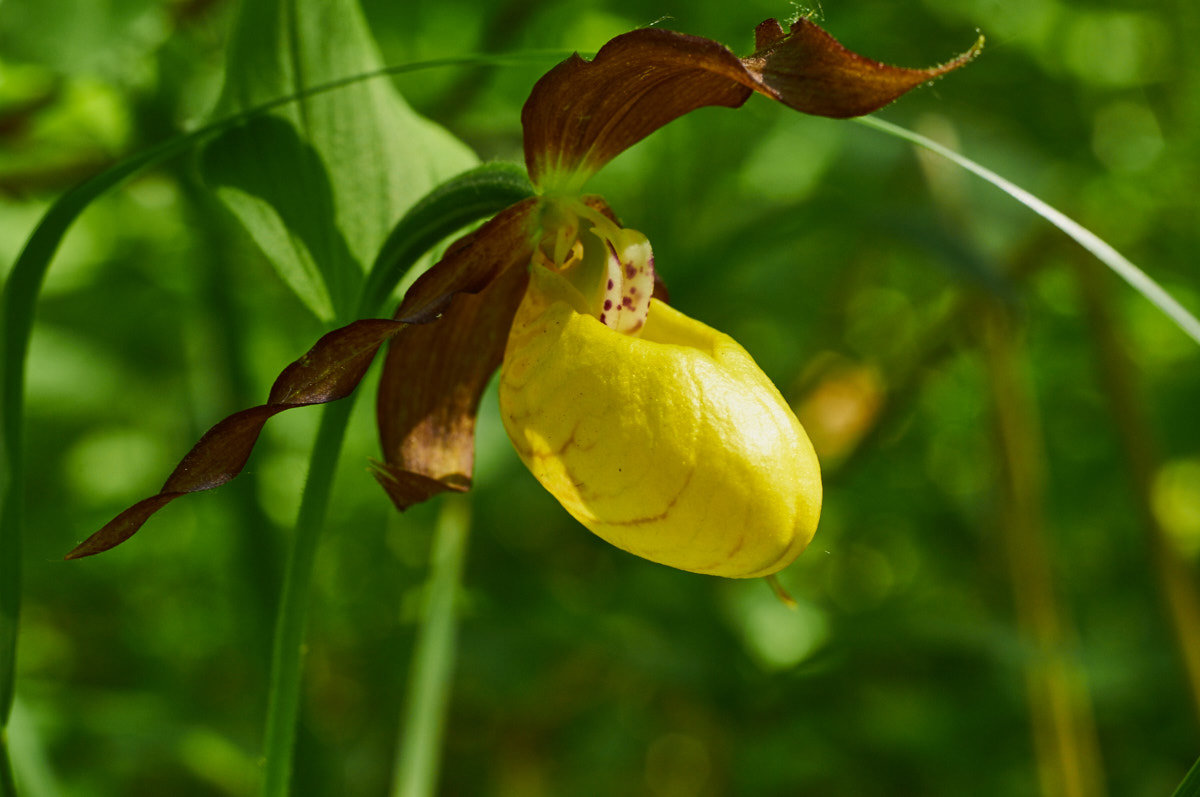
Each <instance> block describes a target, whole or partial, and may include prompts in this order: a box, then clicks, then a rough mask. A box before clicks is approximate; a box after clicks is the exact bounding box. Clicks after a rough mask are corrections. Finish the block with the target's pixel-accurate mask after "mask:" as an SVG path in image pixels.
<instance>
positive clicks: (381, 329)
mask: <svg viewBox="0 0 1200 797" xmlns="http://www.w3.org/2000/svg"><path fill="white" fill-rule="evenodd" d="M532 208H533V203H532V202H530V201H525V202H521V203H518V204H517V205H514V206H513V207H511V208H509V209H508V210H505V211H503V212H502V213H500V214H499V215H497V216H496V217H495V218H494V219H492V221H490V222H488V223H487V224H485V225H484V226H483V227H481V228H479V230H477V231H475V232H474V233H471V234H469V235H467V236H464V237H463V238H461V239H460V240H459V241H458V242H456V243H455V244H453V245H452V246H451V248H450V250H449V252H448V253H447V255H446V256H445V257H444V258H442V260H440V261H439V262H438V263H437V264H436V265H434V266H433V267H432V268H430V269H429V271H428V272H426V273H425V274H424V275H422V277H421V278H420V279H418V280H417V281H416V282H415V283H414V284H413V286H412V288H411V289H410V290H409V291H408V293H407V294H406V295H405V298H404V301H403V303H402V304H401V311H400V312H399V313H398V314H397V320H392V321H389V320H386V319H364V320H361V321H355V322H354V323H352V324H348V325H347V326H344V327H342V328H341V329H336V330H334V331H333V332H330V333H328V334H327V335H325V336H323V337H322V338H321V339H320V340H319V341H317V343H316V345H315V346H313V347H312V349H310V350H309V351H308V353H306V354H305V355H304V356H303V357H301V358H300V359H299V360H297V361H296V362H294V363H292V364H291V365H289V366H288V367H287V368H285V369H284V370H283V372H282V373H281V374H280V375H279V378H278V379H276V380H275V384H274V385H273V386H272V388H271V394H270V396H269V398H268V399H267V403H266V404H262V405H260V406H257V407H251V408H250V409H247V410H242V411H241V412H237V413H234V414H233V415H230V416H229V417H228V418H226V419H225V420H223V421H221V422H220V423H218V424H217V425H216V426H214V427H213V428H212V429H210V430H208V432H206V433H205V434H204V436H203V437H201V438H200V440H199V442H197V443H196V445H195V446H193V447H192V450H191V451H189V452H188V453H187V455H186V456H184V458H183V459H182V460H181V461H180V463H179V465H178V466H177V467H176V468H175V471H174V472H173V473H172V474H171V476H170V477H169V478H168V479H167V482H166V484H164V485H163V489H162V490H161V491H160V492H159V493H158V494H157V495H154V496H151V497H150V498H146V499H144V500H142V501H140V502H138V503H137V504H134V505H133V506H131V507H130V508H129V509H126V510H125V511H124V512H122V513H121V514H120V515H118V516H117V517H115V518H114V519H113V520H111V521H109V523H108V524H106V525H105V526H104V527H103V528H102V529H100V530H99V531H97V532H96V533H95V534H93V535H91V536H90V537H88V538H87V539H86V540H84V541H83V542H82V543H80V544H79V545H78V546H76V547H75V548H74V549H73V550H72V551H71V552H70V553H68V554H67V557H66V558H67V559H79V558H81V557H84V556H91V555H93V554H97V553H100V552H102V551H107V550H108V549H109V548H112V547H113V546H116V545H119V544H121V543H122V542H124V541H125V540H127V539H129V538H130V537H132V536H133V535H134V533H135V532H137V530H138V529H140V528H141V527H142V525H143V524H144V523H145V522H146V521H147V520H149V518H150V516H151V515H153V514H154V513H155V512H157V511H158V510H159V509H161V508H162V507H164V506H166V505H167V504H168V503H170V502H171V501H173V500H175V499H176V498H178V497H179V496H181V495H186V494H188V493H193V492H197V491H200V490H211V489H212V488H214V487H219V486H220V485H222V484H224V483H226V482H227V481H229V480H230V479H232V478H234V477H235V476H237V475H238V474H239V473H241V471H242V468H243V467H245V465H246V461H247V459H249V457H250V452H251V451H252V450H253V448H254V445H255V443H256V442H257V441H258V436H259V434H260V433H261V432H262V428H263V425H264V424H265V423H266V422H267V421H268V420H269V419H270V418H271V417H273V416H274V415H276V414H278V413H280V412H283V411H284V410H290V409H294V408H296V407H307V406H312V405H314V404H325V403H327V402H330V401H336V400H337V399H340V398H345V397H346V396H348V395H350V393H352V392H353V391H354V389H355V388H356V387H357V386H358V383H359V382H360V381H362V378H363V375H364V374H366V372H367V369H368V368H369V367H370V365H371V361H372V360H373V359H374V357H375V353H376V352H377V351H378V350H379V347H380V346H382V345H383V343H384V342H385V341H387V340H388V339H389V338H391V337H393V336H395V335H397V334H399V333H400V332H401V331H403V330H404V329H406V328H407V327H408V326H409V324H427V323H428V322H431V321H436V320H437V319H438V317H439V313H440V312H441V311H442V310H443V309H445V308H446V307H447V306H451V299H452V298H453V296H454V295H455V294H457V293H467V294H469V293H478V292H479V291H483V290H485V289H486V288H487V287H488V286H489V285H490V284H491V283H492V282H493V281H495V280H496V278H497V277H498V276H500V275H501V274H504V273H505V272H506V271H508V270H512V267H513V265H514V263H519V264H520V266H521V268H520V269H516V271H518V272H519V273H518V275H519V276H523V275H524V274H525V270H524V267H525V265H526V264H527V263H528V261H529V259H530V253H529V251H530V250H529V247H530V246H531V244H530V243H529V241H530V236H529V234H528V231H527V230H528V217H529V214H530V212H531V211H532ZM522 246H523V247H525V248H524V255H522V254H521V252H520V251H517V252H516V253H515V254H514V252H513V251H511V250H513V249H517V250H519V249H520V248H521V247H522ZM501 282H502V283H505V284H507V283H509V282H510V280H502V281H501ZM514 307H515V305H514ZM440 327H441V325H440V324H435V325H434V326H433V327H431V328H430V335H431V337H432V338H433V339H436V338H437V335H436V334H435V329H437V328H440ZM501 348H503V343H501ZM493 368H494V366H493ZM409 376H410V379H411V374H410V375H409ZM412 381H416V380H412ZM484 381H486V377H485V380H484ZM468 472H469V471H468Z"/></svg>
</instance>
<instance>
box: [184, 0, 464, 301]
mask: <svg viewBox="0 0 1200 797" xmlns="http://www.w3.org/2000/svg"><path fill="white" fill-rule="evenodd" d="M380 63H381V62H380V58H379V54H378V52H377V49H376V47H375V43H374V41H373V40H372V38H371V35H370V32H369V31H368V29H367V27H366V24H365V22H364V20H363V17H362V12H361V10H360V8H359V7H358V4H357V3H356V2H354V0H333V1H332V2H318V0H303V2H299V3H295V4H290V3H285V2H282V0H246V2H245V3H244V5H243V6H242V9H241V13H240V15H239V17H238V21H237V24H236V27H235V30H234V36H233V40H232V41H231V43H230V47H229V57H228V61H227V64H226V79H225V87H224V90H223V94H222V99H221V102H220V103H219V104H218V108H219V109H220V110H221V111H222V112H226V111H230V110H236V109H240V108H244V107H247V106H249V105H252V104H255V103H257V102H261V101H262V100H264V99H267V98H270V97H276V96H280V95H286V94H290V93H294V92H297V91H301V90H303V89H304V88H305V87H306V86H308V85H311V84H313V83H316V82H321V81H325V80H331V79H336V78H340V77H344V76H346V75H353V74H358V73H361V72H365V71H370V70H373V69H377V68H379V66H380ZM273 118H274V120H276V121H278V122H281V123H282V124H271V123H266V122H259V123H256V124H255V125H253V126H251V127H250V128H242V129H239V130H234V131H231V132H230V133H228V134H227V136H226V137H225V138H223V139H222V140H220V141H218V142H217V143H216V144H214V147H215V148H216V149H215V152H212V153H211V154H210V155H209V156H208V157H206V158H205V159H204V162H203V165H204V169H205V176H206V178H207V179H208V180H209V181H210V182H211V183H212V184H213V185H214V186H215V187H216V189H217V192H218V194H219V195H220V196H221V197H222V199H224V200H225V201H226V203H227V204H228V205H229V206H230V208H231V209H232V210H233V211H234V213H235V214H237V215H238V217H239V218H240V219H241V221H242V223H243V224H244V225H245V227H246V229H247V230H248V231H249V232H250V234H251V236H252V237H253V238H254V239H255V241H256V242H257V243H258V244H259V246H260V247H261V248H262V249H263V251H264V252H265V253H266V254H267V256H268V258H269V259H270V260H271V262H272V263H273V264H274V265H275V267H276V269H278V271H279V273H280V275H281V276H282V277H283V278H284V280H285V281H286V282H287V283H288V285H289V286H290V287H291V288H292V289H293V290H294V291H296V293H297V295H298V296H299V297H300V298H301V299H302V300H303V301H304V302H305V304H306V305H308V307H309V308H310V309H311V310H312V311H313V312H314V313H316V314H317V315H318V316H320V317H322V318H326V319H329V318H333V317H339V318H349V317H352V314H353V310H354V308H355V301H356V297H357V294H358V289H359V287H360V283H361V281H362V274H363V272H364V270H365V268H366V265H368V264H369V263H370V262H371V259H372V258H373V257H374V256H375V253H376V252H377V251H378V250H379V247H380V245H381V244H382V243H383V240H384V238H385V237H386V235H387V233H388V230H390V229H391V227H392V225H393V224H394V223H395V221H396V219H398V218H399V217H400V216H401V215H402V214H403V212H404V211H405V210H406V209H407V208H408V207H409V206H411V205H412V204H413V203H414V202H415V201H416V200H417V199H418V198H420V197H421V196H423V195H424V194H425V193H426V192H428V191H429V189H431V188H432V187H433V186H435V185H436V184H438V183H439V182H441V181H442V180H443V179H445V178H447V177H449V176H451V175H452V174H456V173H458V172H460V171H462V170H463V169H465V168H467V167H469V166H471V165H472V164H473V163H474V162H475V157H474V155H473V154H471V152H470V151H469V150H468V149H467V148H466V147H465V146H464V145H463V144H462V143H461V142H459V141H458V140H457V139H455V138H454V137H453V136H451V135H450V134H449V133H447V132H446V131H445V130H443V129H441V128H439V127H437V126H436V125H434V124H432V123H431V122H429V121H428V120H426V119H423V118H421V117H420V116H418V115H417V114H416V113H414V112H413V111H412V110H411V109H410V108H409V107H408V105H407V104H405V102H404V101H403V99H401V97H400V95H399V94H398V93H397V92H396V90H395V88H394V87H392V86H391V85H390V84H387V83H382V82H374V83H370V84H358V85H353V86H348V87H346V88H345V89H343V90H342V91H338V92H335V93H331V94H327V95H324V96H321V97H315V98H312V99H309V100H306V101H304V102H303V103H300V104H298V105H296V106H292V107H289V108H286V109H281V110H278V111H276V112H275V115H274V117H273ZM286 127H291V128H292V132H291V133H289V132H287V131H286V129H285V128H286Z"/></svg>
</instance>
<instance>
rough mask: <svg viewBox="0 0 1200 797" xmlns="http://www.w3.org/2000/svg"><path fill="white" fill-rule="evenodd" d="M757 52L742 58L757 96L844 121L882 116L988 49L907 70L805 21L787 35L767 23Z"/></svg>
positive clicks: (757, 35) (757, 34)
mask: <svg viewBox="0 0 1200 797" xmlns="http://www.w3.org/2000/svg"><path fill="white" fill-rule="evenodd" d="M754 37H755V42H756V45H757V52H755V53H754V55H752V56H750V57H749V58H744V59H742V63H743V64H745V66H746V69H747V70H748V71H749V72H750V73H751V74H752V75H753V76H754V78H755V81H756V83H757V84H758V85H757V86H756V87H755V88H756V90H757V91H759V92H761V93H762V94H765V95H766V96H768V97H771V98H772V99H776V100H779V101H780V102H782V103H783V104H784V105H787V106H788V107H790V108H794V109H795V110H797V111H803V112H804V113H810V114H815V115H817V116H829V117H833V118H837V119H844V118H847V117H851V116H862V115H863V114H868V113H871V112H872V111H877V110H879V109H880V108H882V107H883V106H885V105H887V104H888V103H890V102H892V101H893V100H895V99H896V98H897V97H899V96H900V95H902V94H904V93H905V92H907V91H910V90H911V89H914V88H916V87H917V86H919V85H921V84H922V83H925V82H927V81H930V80H933V79H934V78H936V77H940V76H941V75H944V74H946V73H947V72H949V71H951V70H952V69H957V68H958V67H960V66H962V65H963V64H966V63H967V62H968V61H970V60H971V59H973V58H974V57H975V56H976V55H978V54H979V51H980V49H981V48H982V47H983V39H982V38H980V39H979V41H978V42H976V44H975V46H974V47H972V48H971V49H969V50H967V51H966V52H965V53H963V54H962V55H960V56H958V57H957V58H955V59H954V60H952V61H948V62H947V63H945V64H942V65H941V66H935V67H930V68H929V69H904V68H902V67H898V66H888V65H886V64H881V63H879V62H878V61H872V60H871V59H869V58H864V57H863V56H861V55H858V54H857V53H853V52H851V51H849V50H847V49H846V48H845V47H843V46H842V45H841V44H840V43H838V41H837V40H836V39H834V38H833V37H832V36H830V35H829V34H828V33H826V32H825V31H823V30H821V28H819V27H817V25H816V24H815V23H813V22H812V21H811V20H808V19H806V18H804V17H801V18H800V19H798V20H796V21H795V22H794V23H792V29H791V32H790V33H786V34H785V33H784V32H783V28H782V27H781V26H780V25H779V23H778V22H777V21H776V20H773V19H768V20H767V21H765V22H763V23H762V24H761V25H759V26H758V29H757V30H756V31H755V36H754Z"/></svg>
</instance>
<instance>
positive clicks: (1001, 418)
mask: <svg viewBox="0 0 1200 797" xmlns="http://www.w3.org/2000/svg"><path fill="white" fill-rule="evenodd" d="M983 322H984V334H983V355H984V361H985V365H986V367H987V372H988V381H989V383H990V386H991V390H992V395H993V412H994V414H995V425H996V433H997V449H998V456H999V459H1000V463H1001V467H1002V470H1003V477H1004V478H1003V491H1004V492H1003V495H1002V497H1001V500H1002V504H1001V505H1002V513H1001V519H1000V522H1001V524H1002V529H1001V530H1002V533H1003V538H1004V544H1005V547H1006V548H1007V554H1008V556H1007V558H1008V567H1009V577H1010V580H1011V583H1012V591H1013V601H1014V604H1015V608H1016V619H1017V626H1018V628H1019V629H1020V631H1021V634H1022V636H1023V637H1025V639H1026V640H1027V642H1028V650H1027V652H1026V657H1025V661H1024V669H1025V681H1026V686H1027V690H1028V701H1029V712H1030V724H1031V730H1032V733H1033V745H1034V753H1035V757H1036V763H1037V768H1038V776H1039V780H1040V782H1041V793H1042V794H1055V795H1062V797H1102V795H1104V794H1105V792H1106V789H1105V782H1104V772H1103V768H1102V766H1101V762H1100V744H1099V739H1098V737H1097V734H1096V726H1095V720H1094V718H1093V716H1092V710H1091V702H1090V699H1089V697H1088V694H1087V688H1086V683H1085V679H1084V675H1083V672H1082V670H1081V668H1080V667H1079V665H1078V664H1077V662H1075V661H1074V660H1073V658H1072V657H1071V656H1070V654H1069V649H1070V647H1071V643H1072V640H1073V637H1074V633H1073V628H1072V625H1071V623H1070V620H1069V618H1068V615H1067V611H1066V609H1065V607H1063V606H1062V605H1061V604H1060V602H1059V600H1058V598H1057V596H1056V595H1055V589H1054V574H1053V567H1052V564H1051V559H1050V552H1049V550H1048V549H1047V545H1046V534H1045V517H1044V512H1043V504H1044V482H1045V475H1044V470H1045V452H1044V448H1043V442H1042V440H1043V438H1042V432H1041V424H1040V422H1039V418H1038V413H1037V408H1036V405H1035V404H1034V401H1033V398H1032V395H1031V393H1032V388H1031V386H1030V384H1029V380H1028V375H1027V374H1026V373H1025V369H1024V367H1023V366H1024V364H1025V358H1024V349H1023V347H1022V346H1021V344H1020V341H1019V338H1018V330H1017V329H1016V328H1015V324H1014V322H1013V320H1012V317H1011V315H1010V314H1009V313H1008V312H1006V310H1005V309H1004V308H1003V307H1001V306H1000V305H998V304H995V303H993V304H992V305H991V306H990V307H989V308H987V311H986V314H985V317H984V319H983Z"/></svg>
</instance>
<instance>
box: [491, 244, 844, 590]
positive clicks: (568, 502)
mask: <svg viewBox="0 0 1200 797" xmlns="http://www.w3.org/2000/svg"><path fill="white" fill-rule="evenodd" d="M581 311H582V312H581ZM500 410H501V416H502V418H503V420H504V425H505V428H506V429H507V431H508V435H509V438H510V439H511V440H512V442H513V445H514V446H515V447H516V449H517V452H518V454H519V455H520V457H521V459H522V460H523V461H524V462H525V464H526V465H527V466H528V467H529V469H530V471H532V472H533V474H534V476H536V477H537V479H538V481H540V482H541V483H542V485H543V486H545V487H546V489H547V490H549V491H550V492H551V493H552V494H553V495H554V497H555V498H557V499H558V500H559V502H560V503H562V505H563V506H564V507H565V508H566V509H567V511H568V512H570V513H571V514H572V515H573V516H574V517H575V518H576V519H577V520H579V522H580V523H582V524H583V525H584V526H586V527H587V528H589V529H590V530H591V531H593V532H594V533H595V534H597V535H598V536H600V537H601V538H603V539H604V540H607V541H608V542H610V543H612V544H613V545H616V546H617V547H618V548H623V549H624V550H626V551H629V552H630V553H633V554H636V555H638V556H641V557H644V558H646V559H650V560H652V561H655V562H660V563H662V564H665V565H670V566H671V567H677V568H680V569H682V570H690V571H693V572H696V573H709V574H713V575H719V576H728V577H732V578H748V577H752V576H765V575H769V574H771V573H774V572H777V571H779V570H781V569H783V568H784V567H786V566H787V565H788V564H790V563H791V562H792V561H793V560H794V559H795V558H796V557H797V556H798V555H799V554H800V552H801V551H803V550H804V548H805V546H807V545H808V543H809V541H810V540H811V539H812V536H813V533H814V531H815V530H816V526H817V519H818V517H819V515H820V511H821V474H820V467H819V465H818V464H817V458H816V454H815V453H814V452H813V448H812V444H811V443H810V442H809V440H808V436H807V435H806V434H805V432H804V429H803V428H801V426H800V423H799V422H798V421H797V420H796V416H795V415H794V414H793V413H792V411H791V409H790V408H789V407H788V405H787V402H785V401H784V399H783V397H782V396H781V395H780V394H779V391H778V390H776V389H775V386H774V385H772V384H771V382H770V380H768V379H767V377H766V375H765V374H763V372H762V370H761V369H759V367H758V366H757V365H756V364H755V362H754V360H753V359H751V357H750V355H749V354H747V353H746V351H745V349H743V348H742V347H741V346H739V345H738V344H737V343H736V342H735V341H734V340H733V339H732V338H730V337H729V336H727V335H724V334H722V333H720V332H717V331H716V330H714V329H711V328H710V327H708V326H705V325H704V324H701V323H700V322H698V321H695V320H693V319H691V318H688V317H687V316H685V315H683V314H682V313H680V312H678V311H676V310H674V309H672V308H670V307H668V306H667V305H665V304H662V303H660V302H658V301H654V302H652V303H651V306H650V313H649V317H648V319H647V321H646V324H645V326H644V328H642V330H641V333H640V336H637V337H635V336H632V335H627V334H622V333H621V332H618V331H616V330H614V329H611V328H610V327H608V326H605V325H604V324H603V323H601V322H600V321H599V320H598V319H597V318H595V317H593V316H591V315H589V314H587V307H586V302H585V301H584V300H583V298H582V296H581V294H580V293H579V292H578V291H577V290H576V289H575V288H573V287H572V286H571V285H570V284H569V283H568V282H567V281H566V280H564V279H563V278H562V277H561V276H559V275H557V274H555V273H553V272H551V271H549V270H548V269H546V268H543V267H541V266H534V267H533V268H532V273H531V279H530V285H529V290H528V292H527V294H526V296H525V299H524V300H523V302H522V304H521V306H520V309H519V310H518V311H517V315H516V318H515V319H514V321H513V326H512V331H511V333H510V335H509V339H508V346H507V349H506V351H505V354H504V365H503V371H502V373H501V381H500Z"/></svg>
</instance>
